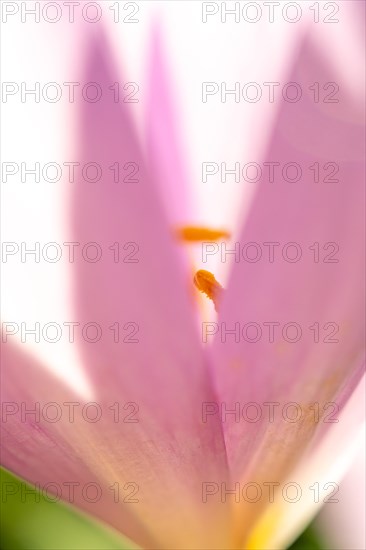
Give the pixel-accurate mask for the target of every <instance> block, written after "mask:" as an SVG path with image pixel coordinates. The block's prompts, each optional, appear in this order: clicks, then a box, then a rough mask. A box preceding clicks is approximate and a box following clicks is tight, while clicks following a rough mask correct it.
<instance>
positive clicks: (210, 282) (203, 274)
mask: <svg viewBox="0 0 366 550" xmlns="http://www.w3.org/2000/svg"><path fill="white" fill-rule="evenodd" d="M193 282H194V284H195V286H196V287H197V288H198V290H200V291H201V292H203V293H204V294H206V296H207V297H208V298H210V300H212V301H213V303H214V306H215V310H216V311H217V302H218V299H219V297H220V294H221V293H222V291H223V288H222V286H221V285H220V283H218V282H217V281H216V279H215V276H214V275H213V274H212V273H211V272H210V271H206V270H205V269H200V270H199V271H197V273H196V275H195V276H194V279H193Z"/></svg>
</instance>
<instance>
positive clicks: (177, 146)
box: [145, 26, 193, 225]
mask: <svg viewBox="0 0 366 550" xmlns="http://www.w3.org/2000/svg"><path fill="white" fill-rule="evenodd" d="M148 77H149V83H148V97H147V102H146V115H145V119H146V136H147V153H148V160H149V164H150V166H151V168H152V170H153V172H154V174H155V175H156V179H157V182H158V184H159V185H160V190H161V196H162V199H163V201H164V206H165V208H166V212H167V215H168V218H169V220H170V221H172V222H174V223H175V224H179V225H181V224H186V223H187V221H190V218H189V216H192V214H193V212H192V204H191V201H190V200H189V196H188V193H189V185H188V175H187V171H188V167H187V166H186V165H185V164H184V160H183V159H184V156H183V154H182V149H183V145H182V143H181V140H180V139H179V136H178V132H177V128H178V127H180V124H179V117H178V114H177V109H176V106H175V105H174V97H175V96H176V95H177V94H176V92H175V91H173V85H172V83H171V82H170V81H169V80H170V79H169V76H168V72H167V68H166V61H165V59H164V56H163V46H162V36H161V30H160V28H159V26H156V27H155V28H154V33H153V37H152V45H151V53H150V60H149V67H148Z"/></svg>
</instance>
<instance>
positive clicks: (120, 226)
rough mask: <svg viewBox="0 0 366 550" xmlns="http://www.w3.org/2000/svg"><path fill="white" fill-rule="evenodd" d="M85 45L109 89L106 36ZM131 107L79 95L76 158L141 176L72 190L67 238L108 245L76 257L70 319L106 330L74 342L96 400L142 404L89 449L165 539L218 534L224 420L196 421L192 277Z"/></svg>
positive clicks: (90, 71) (213, 541) (201, 539)
mask: <svg viewBox="0 0 366 550" xmlns="http://www.w3.org/2000/svg"><path fill="white" fill-rule="evenodd" d="M86 56H87V57H86V66H85V72H84V75H83V78H84V79H85V81H87V82H91V81H93V82H98V83H100V85H101V86H102V89H103V90H106V89H107V88H108V86H109V85H110V83H113V82H115V81H116V80H118V75H117V71H116V68H115V67H114V65H113V62H112V61H111V58H110V54H109V51H108V47H107V44H106V41H105V39H104V38H103V37H102V36H96V37H95V38H94V40H92V41H91V42H90V45H89V46H88V50H87V54H86ZM129 107H130V106H129V105H128V104H126V103H121V104H115V103H114V102H113V100H112V99H111V97H110V96H108V95H104V96H103V97H102V98H101V101H99V102H98V103H88V102H84V104H83V105H82V106H81V107H80V113H79V114H78V115H77V116H79V117H80V118H79V120H80V143H79V156H78V159H79V161H80V162H82V163H85V162H89V161H90V160H91V159H92V160H94V161H96V162H98V163H99V164H100V165H102V166H111V165H113V164H114V163H116V162H118V163H119V165H120V166H125V165H126V163H128V162H134V163H136V165H137V167H138V176H137V177H138V180H139V181H138V182H133V183H131V182H130V183H123V182H122V181H120V182H119V183H115V182H114V181H111V180H108V178H106V179H105V180H104V181H103V182H97V183H95V184H92V185H91V184H90V183H87V182H85V181H82V180H79V181H77V182H75V187H74V193H73V196H72V198H71V223H70V233H71V240H72V241H76V242H80V243H89V242H93V241H94V242H96V243H97V244H98V246H99V247H100V250H101V251H102V253H103V256H102V257H101V258H100V261H96V262H94V263H92V262H88V261H84V260H83V259H81V258H80V257H79V259H78V261H75V264H74V269H75V288H74V296H75V303H76V306H77V321H78V322H80V323H81V325H82V326H85V325H86V324H87V323H88V322H95V323H97V330H98V327H100V330H101V337H100V338H99V340H98V337H97V338H96V339H97V340H98V341H96V342H94V343H90V342H87V341H85V339H84V340H82V339H79V340H78V343H79V345H80V352H81V354H82V357H83V360H84V363H85V365H86V367H87V369H88V372H89V373H90V377H91V379H92V380H93V382H94V387H95V388H96V396H97V397H96V400H97V401H98V403H100V404H101V406H102V408H103V410H104V411H108V409H109V408H110V407H111V406H113V404H114V403H117V404H119V407H120V410H121V411H123V409H125V410H126V409H127V412H128V413H131V412H133V411H135V413H136V411H138V413H136V415H135V416H134V417H133V416H132V422H131V421H130V420H126V421H125V422H122V421H121V422H120V423H118V424H117V423H113V422H111V421H110V420H108V419H107V415H104V416H103V418H102V419H101V423H100V424H98V425H97V424H95V425H94V426H93V425H90V427H89V428H90V434H89V435H90V438H91V439H92V440H93V444H92V445H91V448H90V451H89V454H88V457H87V458H86V459H87V460H90V461H91V462H93V461H94V456H95V453H97V454H98V461H99V462H100V465H101V467H100V468H99V475H103V476H105V478H106V479H107V480H108V482H109V483H113V482H114V481H116V480H119V481H120V482H121V483H122V482H124V483H127V482H133V483H136V484H137V485H138V487H139V494H140V495H141V496H140V497H139V500H140V501H139V503H138V505H136V506H135V508H134V510H135V512H136V513H137V514H138V515H139V517H141V519H143V521H144V522H145V523H146V525H147V526H148V528H149V530H150V531H151V532H152V533H153V534H154V535H155V536H156V538H157V540H158V542H159V544H160V545H161V546H162V547H172V546H174V547H184V548H188V547H190V545H192V544H193V545H194V547H195V548H198V547H206V546H208V547H215V546H220V545H221V544H224V543H223V541H224V540H226V537H227V536H228V535H227V532H225V529H226V528H227V520H226V519H225V515H224V514H223V513H222V512H221V511H220V509H219V506H217V505H215V506H214V507H211V506H210V505H207V504H204V503H202V499H201V490H202V480H205V479H206V477H208V478H209V479H210V478H215V477H217V476H218V475H220V476H224V477H225V476H226V454H225V447H224V442H223V436H222V431H221V424H220V422H219V420H217V422H216V424H215V425H214V426H213V425H212V426H210V427H209V428H208V427H207V425H205V424H203V423H202V422H201V407H202V401H210V400H212V390H211V389H210V383H209V378H208V372H207V371H206V368H205V363H204V358H203V354H202V349H201V346H200V343H199V339H198V337H197V333H196V329H195V324H194V316H193V308H192V306H191V304H190V301H189V300H190V296H189V293H188V292H187V288H188V286H189V285H191V284H192V283H191V281H185V280H184V277H183V273H182V271H181V270H180V269H179V261H178V259H177V258H178V255H177V253H176V249H175V246H176V245H175V243H174V240H173V237H172V235H171V233H172V231H171V228H170V227H169V225H168V223H167V220H166V216H165V213H164V209H163V206H162V204H161V202H160V200H159V196H158V192H157V188H156V185H157V184H156V174H155V172H154V168H153V167H151V166H149V165H146V162H145V159H144V158H143V156H142V154H141V149H140V147H139V146H138V143H137V138H136V133H135V129H134V125H133V123H132V120H131V114H130V108H129ZM117 248H118V249H119V257H117V252H116V250H117ZM118 331H119V332H118ZM131 407H132V408H131ZM122 415H123V416H122V417H127V416H128V415H127V413H126V412H125V413H124V414H123V413H122ZM109 417H110V414H109ZM130 417H131V414H130ZM136 420H137V421H136ZM84 458H85V457H84ZM213 518H215V519H214V520H213Z"/></svg>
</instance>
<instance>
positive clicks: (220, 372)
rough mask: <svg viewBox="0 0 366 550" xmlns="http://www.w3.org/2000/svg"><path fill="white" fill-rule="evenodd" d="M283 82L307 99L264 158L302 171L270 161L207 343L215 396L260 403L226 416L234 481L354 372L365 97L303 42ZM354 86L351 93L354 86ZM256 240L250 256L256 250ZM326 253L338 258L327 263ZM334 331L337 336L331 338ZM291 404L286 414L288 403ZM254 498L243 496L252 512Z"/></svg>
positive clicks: (280, 123) (358, 337) (285, 442)
mask: <svg viewBox="0 0 366 550" xmlns="http://www.w3.org/2000/svg"><path fill="white" fill-rule="evenodd" d="M287 81H288V82H290V81H291V82H295V83H298V84H299V85H300V86H301V88H302V93H303V97H302V99H301V100H300V101H299V102H297V103H290V102H283V104H282V106H281V109H280V112H279V115H278V120H277V122H276V125H275V128H274V132H273V135H272V139H271V142H270V144H269V146H268V149H267V153H266V154H265V156H264V159H263V161H264V162H277V163H280V170H281V169H282V168H283V166H284V165H285V164H286V163H298V165H300V167H301V169H302V178H301V180H300V181H298V182H292V183H290V182H288V181H285V180H283V179H282V177H281V175H280V174H281V172H280V170H278V172H277V173H279V175H278V176H277V177H276V178H275V181H274V182H273V183H269V182H261V183H260V184H258V189H257V192H256V196H255V198H254V202H253V204H252V208H251V211H250V213H249V215H248V218H247V220H246V222H245V224H244V228H243V231H242V233H241V238H240V247H241V250H243V247H244V245H245V243H248V242H254V243H258V246H259V247H260V249H261V250H262V253H263V256H262V258H261V259H259V261H257V262H253V263H250V262H248V261H245V259H243V256H241V258H240V261H239V262H238V263H234V264H233V271H232V276H231V279H230V281H229V284H228V289H227V291H226V293H225V295H224V297H223V300H222V304H221V310H220V316H219V321H218V322H219V325H218V327H216V328H218V329H219V330H218V332H217V334H216V337H215V338H216V339H215V342H214V345H213V349H212V356H213V360H214V363H215V375H216V382H217V384H216V386H217V390H218V393H219V400H220V401H222V402H224V403H225V406H226V408H227V409H233V408H234V407H235V403H239V404H240V406H241V409H240V410H241V412H242V407H243V406H244V405H245V404H246V403H249V402H254V403H256V404H257V405H258V406H259V407H260V412H262V417H261V418H260V419H259V420H258V421H257V422H252V423H251V422H250V421H249V420H248V416H251V417H252V418H253V416H255V415H256V412H255V411H254V409H251V410H248V416H246V417H245V418H243V417H242V416H241V417H240V418H239V420H238V419H237V417H236V416H235V415H234V414H231V415H227V417H226V419H225V422H224V431H225V437H226V445H227V450H228V457H229V464H230V466H231V470H232V472H233V479H236V480H238V481H239V480H240V479H242V478H245V479H247V480H248V479H250V480H253V481H254V480H256V481H259V482H263V481H264V480H266V479H267V480H268V477H270V478H271V479H276V480H279V479H281V478H282V476H283V475H284V474H285V472H286V470H287V471H288V470H289V469H290V467H292V466H293V465H294V464H295V463H296V461H297V459H298V457H299V456H300V454H301V453H302V452H303V450H304V448H305V446H306V445H307V443H308V441H309V440H310V439H311V438H312V436H313V435H314V434H315V433H316V431H317V428H319V427H320V425H321V422H322V420H321V421H320V422H318V423H316V422H315V420H314V414H315V412H314V410H313V409H312V404H313V403H314V402H316V403H318V404H319V409H320V414H321V415H322V414H323V413H324V414H326V413H327V414H328V413H330V412H331V410H324V409H323V408H324V407H325V406H326V403H327V402H332V401H336V402H337V405H339V403H338V396H341V397H340V399H341V400H342V401H344V399H343V397H344V395H345V394H347V393H349V392H350V391H351V390H352V389H353V388H354V387H355V385H356V384H357V381H358V380H359V378H360V376H361V373H362V369H361V361H362V356H363V342H364V317H363V288H364V232H363V215H364V190H363V180H364V167H363V161H362V159H363V152H364V129H363V124H362V120H363V107H362V105H359V104H358V103H357V101H356V100H355V99H354V98H353V97H349V96H347V95H346V94H345V92H344V87H342V84H344V83H342V82H339V79H338V75H335V74H333V73H332V72H331V71H330V70H329V68H328V66H327V65H326V64H324V63H322V58H321V53H320V52H319V51H315V50H314V49H313V48H312V45H311V43H310V41H309V40H307V41H306V42H305V43H304V44H303V47H302V48H301V51H300V53H299V57H298V59H297V60H296V64H295V67H294V69H293V71H292V73H291V74H290V75H289V77H288V79H287ZM334 81H336V82H339V88H340V89H339V93H338V94H337V95H336V96H333V97H338V99H339V102H337V103H324V101H323V100H324V98H325V97H328V98H329V99H331V96H329V94H330V92H332V91H333V90H334V89H336V88H334V87H332V86H329V87H328V88H327V89H326V90H324V89H323V85H324V84H326V83H328V82H334ZM316 82H318V83H320V94H321V96H320V97H321V101H319V102H315V101H314V95H313V94H314V92H313V90H310V89H309V87H310V86H313V85H314V83H316ZM292 91H293V90H292ZM355 96H356V97H359V93H358V90H357V94H355ZM316 162H319V164H320V170H321V171H320V178H321V180H320V181H319V182H315V181H314V172H313V171H312V170H311V169H310V167H311V166H313V169H314V163H316ZM326 163H336V164H338V165H339V172H338V173H337V174H335V175H334V176H333V178H338V179H339V181H338V182H333V183H332V182H329V181H323V180H324V178H325V177H326V176H329V175H330V172H331V170H332V168H333V164H329V165H326ZM325 165H326V166H325ZM324 166H325V169H324ZM292 174H293V173H292ZM292 174H291V175H290V177H292ZM270 242H272V243H273V242H275V243H279V246H277V247H276V248H275V259H274V261H273V262H270V261H268V256H265V254H267V255H268V250H269V247H268V245H267V246H266V245H264V244H263V243H270ZM290 242H292V243H296V244H297V247H298V249H300V250H301V253H302V258H301V259H300V260H299V261H298V262H291V261H285V260H284V259H283V257H282V251H283V247H284V246H285V245H286V243H290ZM314 243H319V247H320V259H319V261H316V260H317V258H316V260H314V250H311V249H310V248H309V247H313V249H316V248H315V247H316V246H317V245H315V246H314ZM327 243H335V245H333V244H328V245H327ZM338 246H339V252H337V247H338ZM324 247H325V248H324ZM253 250H254V248H253V247H252V248H251V249H250V250H248V254H251V255H253V254H254V252H253ZM294 250H295V249H294V247H290V248H288V257H290V258H293V257H294V253H295V252H294ZM333 251H335V254H334V255H332V252H333ZM285 252H286V249H285ZM252 257H253V256H252ZM332 259H333V260H334V259H336V260H338V261H337V263H330V262H331V261H332ZM326 260H327V261H326ZM272 322H273V323H279V326H277V327H275V337H274V342H273V343H272V342H270V339H269V336H268V334H269V327H268V325H267V326H266V325H264V323H272ZM292 322H296V323H298V325H299V326H300V328H301V331H302V334H301V336H300V337H299V340H298V341H297V342H296V343H290V342H289V341H288V340H289V339H291V338H294V330H293V329H292V330H291V329H289V332H288V337H286V338H287V340H286V338H284V337H283V336H282V329H283V327H284V326H285V325H286V324H287V323H292ZM220 323H221V324H220ZM222 323H226V326H224V325H222ZM235 323H239V324H240V325H239V329H240V335H239V336H238V338H239V339H240V341H239V342H235V336H234V335H233V334H227V335H226V338H225V337H224V330H225V328H226V329H230V330H232V329H234V327H235ZM246 323H258V325H259V326H260V329H261V330H262V336H261V337H260V338H259V340H258V341H257V342H253V341H252V342H248V341H245V339H244V338H243V332H242V329H243V327H244V331H245V325H246ZM314 323H319V329H320V337H319V340H320V341H319V342H318V343H316V342H315V341H314V340H315V336H314V331H315V330H316V328H317V327H316V326H314ZM338 326H339V331H338V332H337V330H335V331H334V332H337V333H336V334H334V335H333V336H332V331H333V329H334V328H335V329H337V327H338ZM310 327H313V329H311V328H310ZM255 332H256V329H255V328H253V326H252V329H251V330H249V332H248V335H249V336H248V339H250V338H251V339H253V338H254V336H255ZM253 335H254V336H253ZM332 338H333V339H336V340H337V341H336V343H334V342H330V340H331V339H332ZM225 340H226V341H225ZM338 340H339V342H338ZM342 396H343V397H342ZM269 402H272V403H273V402H276V403H278V406H277V408H276V411H277V414H276V415H275V420H274V422H273V423H270V422H269V412H268V411H269V407H268V406H266V405H264V404H265V403H269ZM289 402H295V403H297V404H298V407H299V408H300V413H301V418H300V420H299V421H297V422H295V423H291V422H289V421H285V420H284V418H283V416H282V411H283V406H285V405H286V404H287V403H289ZM289 414H294V409H292V410H291V411H289ZM295 414H297V413H296V411H295ZM324 426H327V427H331V424H324ZM255 508H256V507H253V506H251V510H252V512H253V510H255ZM253 513H254V512H253ZM255 513H256V512H255ZM250 514H251V512H249V516H247V519H248V522H249V523H250Z"/></svg>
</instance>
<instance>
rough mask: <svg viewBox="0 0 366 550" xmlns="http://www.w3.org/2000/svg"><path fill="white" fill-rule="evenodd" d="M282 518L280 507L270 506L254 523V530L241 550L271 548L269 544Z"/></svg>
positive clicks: (276, 505)
mask: <svg viewBox="0 0 366 550" xmlns="http://www.w3.org/2000/svg"><path fill="white" fill-rule="evenodd" d="M281 517H282V513H281V506H279V505H278V504H275V503H273V504H270V505H269V507H268V508H267V509H266V511H265V513H264V514H263V515H262V517H261V518H260V519H259V521H258V522H257V523H256V525H255V527H254V529H253V530H252V531H251V532H250V534H249V537H248V539H247V540H246V542H245V544H244V546H243V550H244V549H245V550H263V549H264V548H271V545H270V542H271V540H272V539H273V535H274V534H275V533H276V529H277V525H278V524H279V522H280V519H281Z"/></svg>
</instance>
